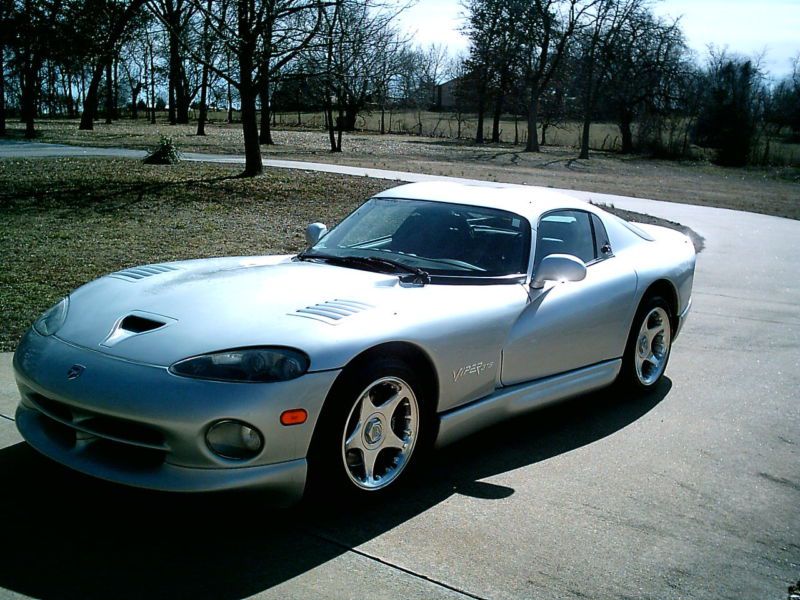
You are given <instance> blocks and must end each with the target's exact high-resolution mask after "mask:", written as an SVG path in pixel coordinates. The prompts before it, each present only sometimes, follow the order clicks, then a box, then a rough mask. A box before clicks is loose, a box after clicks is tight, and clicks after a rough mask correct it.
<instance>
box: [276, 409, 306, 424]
mask: <svg viewBox="0 0 800 600" xmlns="http://www.w3.org/2000/svg"><path fill="white" fill-rule="evenodd" d="M306 419H308V413H307V412H306V411H305V409H304V408H293V409H291V410H285V411H283V412H282V413H281V425H302V424H303V423H305V422H306Z"/></svg>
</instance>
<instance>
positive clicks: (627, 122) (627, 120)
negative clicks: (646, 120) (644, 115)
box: [619, 111, 633, 154]
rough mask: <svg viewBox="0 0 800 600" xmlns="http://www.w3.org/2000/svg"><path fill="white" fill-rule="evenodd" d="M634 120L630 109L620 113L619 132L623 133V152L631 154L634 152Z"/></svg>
mask: <svg viewBox="0 0 800 600" xmlns="http://www.w3.org/2000/svg"><path fill="white" fill-rule="evenodd" d="M632 120H633V119H632V118H631V114H630V113H629V112H628V111H623V112H622V114H621V115H620V122H619V132H620V134H621V135H622V154H630V153H631V152H633V130H632V128H631V122H632Z"/></svg>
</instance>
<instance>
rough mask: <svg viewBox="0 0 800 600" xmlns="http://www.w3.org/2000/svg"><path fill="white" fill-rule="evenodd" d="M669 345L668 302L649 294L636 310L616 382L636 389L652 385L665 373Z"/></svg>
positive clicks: (670, 342)
mask: <svg viewBox="0 0 800 600" xmlns="http://www.w3.org/2000/svg"><path fill="white" fill-rule="evenodd" d="M671 348H672V323H671V319H670V307H669V304H668V303H667V301H666V300H664V299H663V298H661V297H660V296H651V297H649V298H647V299H645V300H644V301H643V302H642V304H641V305H640V306H639V310H638V311H636V317H634V320H633V325H632V326H631V331H630V334H629V336H628V344H627V346H626V348H625V354H624V356H623V358H622V370H621V371H620V376H619V383H621V384H622V385H624V386H627V387H629V388H633V389H638V390H647V389H651V388H652V387H653V386H654V385H656V384H657V383H658V382H659V380H660V379H661V377H662V376H663V375H664V371H665V369H666V368H667V362H668V361H669V354H670V350H671Z"/></svg>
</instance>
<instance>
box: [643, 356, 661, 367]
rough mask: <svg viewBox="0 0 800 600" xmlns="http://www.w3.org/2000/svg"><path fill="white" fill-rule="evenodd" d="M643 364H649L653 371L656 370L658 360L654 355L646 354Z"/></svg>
mask: <svg viewBox="0 0 800 600" xmlns="http://www.w3.org/2000/svg"><path fill="white" fill-rule="evenodd" d="M644 362H647V363H650V364H651V365H652V366H653V368H654V369H657V368H658V363H659V360H658V358H657V357H656V355H655V354H652V353H651V354H648V355H647V358H645V359H644Z"/></svg>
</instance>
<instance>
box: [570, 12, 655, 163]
mask: <svg viewBox="0 0 800 600" xmlns="http://www.w3.org/2000/svg"><path fill="white" fill-rule="evenodd" d="M640 5H641V0H598V2H596V3H595V4H594V5H593V6H592V7H591V9H589V10H587V11H586V12H585V18H586V20H587V22H588V24H587V26H586V27H585V28H584V29H583V31H582V33H583V35H581V36H580V42H581V61H580V62H581V75H582V79H583V81H582V88H583V102H582V104H583V127H582V131H581V149H580V154H579V155H578V158H581V159H588V158H589V134H590V130H591V126H592V119H593V117H594V111H595V106H596V104H597V95H598V91H599V89H600V87H601V86H602V85H603V83H605V81H606V78H607V77H608V73H609V68H608V63H609V61H610V58H611V57H612V56H613V55H614V53H615V50H616V48H617V44H618V43H619V38H620V37H621V32H622V31H623V28H624V27H625V25H626V24H627V23H628V21H630V20H631V17H632V15H634V13H635V11H637V10H638V9H639V8H640ZM598 67H599V68H598Z"/></svg>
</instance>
